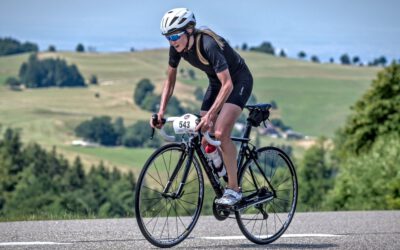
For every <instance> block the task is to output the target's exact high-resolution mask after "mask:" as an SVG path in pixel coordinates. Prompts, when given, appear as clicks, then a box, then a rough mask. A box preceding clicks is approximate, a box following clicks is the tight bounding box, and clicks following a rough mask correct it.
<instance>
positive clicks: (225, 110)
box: [214, 103, 242, 192]
mask: <svg viewBox="0 0 400 250" xmlns="http://www.w3.org/2000/svg"><path fill="white" fill-rule="evenodd" d="M241 113H242V109H241V108H240V107H239V106H237V105H235V104H232V103H225V104H224V106H222V109H221V112H220V113H219V115H218V118H217V121H216V123H215V127H214V131H215V132H214V134H215V137H216V138H217V139H218V140H219V141H221V151H222V157H223V160H224V164H225V167H226V172H227V173H228V188H230V189H233V190H235V191H236V192H238V191H239V186H238V181H237V150H236V146H235V144H234V143H233V141H232V140H231V132H232V129H233V126H234V125H235V122H236V120H237V119H238V118H239V116H240V114H241Z"/></svg>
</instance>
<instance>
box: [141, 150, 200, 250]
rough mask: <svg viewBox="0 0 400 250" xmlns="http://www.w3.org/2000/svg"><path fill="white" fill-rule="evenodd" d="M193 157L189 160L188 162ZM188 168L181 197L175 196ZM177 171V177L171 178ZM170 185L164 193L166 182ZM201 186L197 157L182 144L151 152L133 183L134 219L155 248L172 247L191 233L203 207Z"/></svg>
mask: <svg viewBox="0 0 400 250" xmlns="http://www.w3.org/2000/svg"><path fill="white" fill-rule="evenodd" d="M190 158H192V159H190ZM186 167H189V172H188V176H187V179H186V183H185V184H184V186H183V192H182V193H181V195H176V194H177V193H178V189H179V187H180V185H181V182H182V179H183V173H184V170H185V169H186ZM175 169H177V170H176V171H177V175H176V177H175V178H174V179H171V176H172V174H173V172H174V171H175ZM168 182H170V183H171V186H170V189H169V190H168V192H165V187H166V185H167V183H168ZM203 195H204V183H203V176H202V172H201V169H200V165H199V162H198V160H197V159H196V157H193V155H192V157H190V156H188V154H187V153H186V146H185V145H184V144H182V145H181V144H168V145H165V146H163V147H161V148H160V149H158V150H157V151H155V152H154V153H153V155H152V156H150V158H149V160H147V162H146V164H145V165H144V167H143V169H142V172H141V174H140V176H139V179H138V182H137V184H136V197H135V212H136V220H137V223H138V225H139V228H140V231H141V232H142V234H143V236H145V237H146V239H147V240H148V241H149V242H150V243H152V244H153V245H155V246H157V247H172V246H175V245H176V244H178V243H180V242H181V241H183V240H184V239H185V238H186V237H187V236H188V235H189V234H190V232H191V231H192V230H193V228H194V226H195V225H196V222H197V220H198V218H199V216H200V212H201V207H202V204H203Z"/></svg>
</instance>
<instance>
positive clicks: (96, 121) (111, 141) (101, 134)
mask: <svg viewBox="0 0 400 250" xmlns="http://www.w3.org/2000/svg"><path fill="white" fill-rule="evenodd" d="M75 133H76V135H77V136H79V137H82V138H84V139H86V140H89V141H92V142H97V143H100V144H102V145H105V146H115V145H117V139H118V134H117V132H116V131H115V129H114V126H113V124H112V123H111V117H109V116H101V117H94V118H93V119H91V120H89V121H84V122H82V123H81V124H79V125H78V126H77V127H76V128H75Z"/></svg>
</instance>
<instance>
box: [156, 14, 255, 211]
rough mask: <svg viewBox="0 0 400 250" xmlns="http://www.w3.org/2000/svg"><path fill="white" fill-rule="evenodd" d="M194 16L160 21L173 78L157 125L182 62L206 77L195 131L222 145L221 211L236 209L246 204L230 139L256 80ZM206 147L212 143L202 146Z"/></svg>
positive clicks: (166, 88)
mask: <svg viewBox="0 0 400 250" xmlns="http://www.w3.org/2000/svg"><path fill="white" fill-rule="evenodd" d="M195 26H196V19H195V17H194V14H193V12H192V11H190V10H188V9H186V8H176V9H172V10H170V11H168V12H167V13H166V14H165V15H164V17H163V18H162V20H161V25H160V28H161V32H162V35H164V36H165V37H166V38H167V40H168V41H169V43H170V48H169V66H168V77H167V79H166V81H165V84H164V88H163V91H162V95H161V103H160V109H159V111H158V119H159V121H158V125H153V123H152V121H150V124H151V126H152V127H157V128H161V126H162V125H161V119H162V118H163V117H164V113H165V111H166V107H167V103H168V100H169V98H170V97H171V96H172V94H173V91H174V87H175V82H176V75H177V67H178V65H179V61H180V60H181V58H182V57H183V58H184V59H185V60H186V61H187V62H189V63H190V64H191V65H192V66H194V67H196V68H198V69H200V70H202V71H204V72H205V73H206V74H207V76H208V79H209V86H208V89H207V91H206V93H205V95H204V99H203V103H202V105H201V111H200V115H201V117H202V118H201V121H200V123H199V124H198V126H197V127H196V130H198V129H201V131H202V132H206V131H210V132H214V135H215V137H216V138H217V139H218V140H219V141H221V152H222V157H223V162H224V164H225V167H226V171H227V174H228V186H227V188H226V189H225V192H224V195H223V196H222V198H220V199H218V200H216V203H217V204H219V205H228V206H231V205H234V204H236V203H237V202H238V201H240V199H241V198H242V193H241V191H240V188H239V186H238V181H237V160H236V154H237V152H236V147H235V145H234V144H233V142H232V140H231V138H230V135H231V132H232V129H233V126H234V124H235V122H236V120H237V119H238V118H239V116H240V114H241V112H242V110H243V107H244V106H245V104H246V102H247V100H248V99H249V97H250V95H251V91H252V88H253V77H252V75H251V73H250V71H249V69H248V67H247V65H246V63H245V61H244V60H243V58H242V57H240V55H239V54H238V53H236V52H235V51H234V50H233V49H232V48H231V46H230V45H229V44H228V43H227V42H226V41H225V40H224V39H223V38H222V37H220V36H218V35H216V34H215V33H214V32H213V31H211V30H209V29H205V30H202V29H196V27H195ZM202 144H203V146H204V147H205V146H206V144H207V142H206V141H205V140H203V142H202Z"/></svg>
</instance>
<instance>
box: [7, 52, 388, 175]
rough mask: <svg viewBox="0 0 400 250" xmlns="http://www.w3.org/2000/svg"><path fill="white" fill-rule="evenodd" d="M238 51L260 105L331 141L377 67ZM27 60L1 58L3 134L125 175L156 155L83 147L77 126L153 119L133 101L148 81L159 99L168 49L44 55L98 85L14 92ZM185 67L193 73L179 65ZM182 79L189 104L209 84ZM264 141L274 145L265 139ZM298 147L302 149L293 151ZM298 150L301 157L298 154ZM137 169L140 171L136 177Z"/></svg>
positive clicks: (182, 95)
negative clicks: (10, 83)
mask: <svg viewBox="0 0 400 250" xmlns="http://www.w3.org/2000/svg"><path fill="white" fill-rule="evenodd" d="M239 53H240V54H241V55H242V56H243V58H244V59H245V60H246V62H247V64H248V65H249V68H250V70H251V71H252V73H253V76H254V88H253V93H254V94H255V96H256V97H257V100H258V102H270V101H272V100H274V101H275V102H276V103H277V104H278V110H277V111H276V112H274V113H273V114H272V117H279V118H281V119H282V120H283V121H284V123H285V124H286V125H289V126H291V127H292V128H293V129H294V130H295V131H298V132H301V133H303V134H305V135H309V136H311V137H314V138H315V137H318V136H326V137H332V136H333V134H334V132H335V130H336V129H337V128H339V127H340V126H341V124H343V122H344V121H345V118H346V116H347V115H348V114H349V113H350V106H351V105H352V104H353V103H354V102H355V101H356V100H357V99H358V98H359V97H360V96H361V95H362V94H363V93H364V92H365V91H366V89H367V88H368V87H369V85H370V84H371V81H372V80H373V79H374V78H375V75H376V73H377V71H378V70H380V68H376V67H355V66H342V65H337V64H316V63H311V62H306V61H301V60H295V59H288V58H279V57H274V56H270V55H267V54H262V53H256V52H244V51H239ZM28 56H29V55H28V54H22V55H16V56H4V57H0V124H1V125H2V128H3V129H4V128H5V127H13V128H19V129H21V134H22V138H23V140H24V141H25V142H30V141H34V142H38V143H39V144H41V145H42V146H44V147H46V148H52V147H53V146H55V147H56V148H57V151H58V152H59V153H62V154H64V155H65V156H66V157H67V158H69V159H73V158H74V157H76V156H77V155H79V156H81V158H82V159H83V162H84V163H86V164H87V165H88V166H89V165H91V164H97V163H98V162H99V161H100V160H103V161H104V162H106V163H107V164H108V165H110V166H118V167H120V168H122V169H131V168H133V169H140V167H141V166H142V165H143V163H144V161H145V160H146V158H147V157H148V156H149V155H150V153H151V152H152V151H153V149H127V148H121V147H115V148H113V147H109V148H105V147H99V148H78V147H73V146H71V142H72V141H73V140H75V139H77V138H76V137H75V135H74V128H75V127H76V126H77V125H78V124H79V123H80V122H82V121H84V120H87V119H90V118H91V117H94V116H101V115H107V116H111V117H113V118H117V117H122V118H124V121H125V126H128V125H131V124H132V123H134V122H136V121H138V120H147V119H148V118H149V117H150V115H151V113H150V112H147V111H143V110H141V109H140V107H138V106H136V105H135V104H134V103H133V100H132V96H133V91H134V89H135V86H136V84H137V82H139V80H141V79H143V78H149V79H150V80H151V81H152V82H153V84H154V85H155V86H156V90H155V91H156V92H157V93H160V92H161V88H162V85H163V81H164V79H165V76H166V68H167V60H168V51H167V50H162V49H160V50H149V51H140V52H134V53H74V52H57V53H48V52H42V53H40V54H39V58H47V57H53V58H57V57H58V58H62V59H65V60H67V62H68V63H69V64H72V63H73V64H76V65H77V66H78V68H79V70H80V71H81V72H82V74H83V76H84V77H85V79H90V76H91V75H96V76H97V78H98V80H99V84H98V85H90V86H88V87H86V88H63V89H58V88H47V89H24V90H22V91H12V90H9V89H8V87H7V86H5V84H4V83H5V80H6V79H7V77H10V76H17V75H18V71H19V67H20V65H21V64H22V63H23V62H24V61H26V60H27V58H28ZM180 68H182V69H183V70H184V71H187V70H188V69H190V68H191V67H190V66H189V65H188V64H187V63H186V62H183V61H182V62H181V65H180ZM186 75H187V74H185V73H184V74H181V73H180V74H179V76H178V82H177V85H176V87H175V96H177V97H178V98H179V99H180V100H181V101H183V102H184V103H186V104H188V103H196V104H197V105H198V104H199V103H198V102H195V101H193V100H194V98H193V93H194V91H195V89H196V88H197V87H198V86H200V87H202V88H203V89H205V87H206V86H207V84H208V82H207V79H206V77H205V75H204V74H202V73H201V72H200V71H198V70H195V75H196V79H194V80H193V79H189V78H188V77H187V76H186ZM262 141H263V142H274V141H273V140H270V139H267V138H263V139H262ZM276 143H279V144H282V143H285V144H287V143H289V144H291V145H294V147H295V153H296V155H298V156H301V152H303V151H304V148H303V147H302V146H299V145H298V144H297V143H295V142H285V141H282V140H278V141H276ZM296 148H297V149H298V150H296ZM299 152H300V153H299ZM136 171H137V170H135V172H136Z"/></svg>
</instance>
